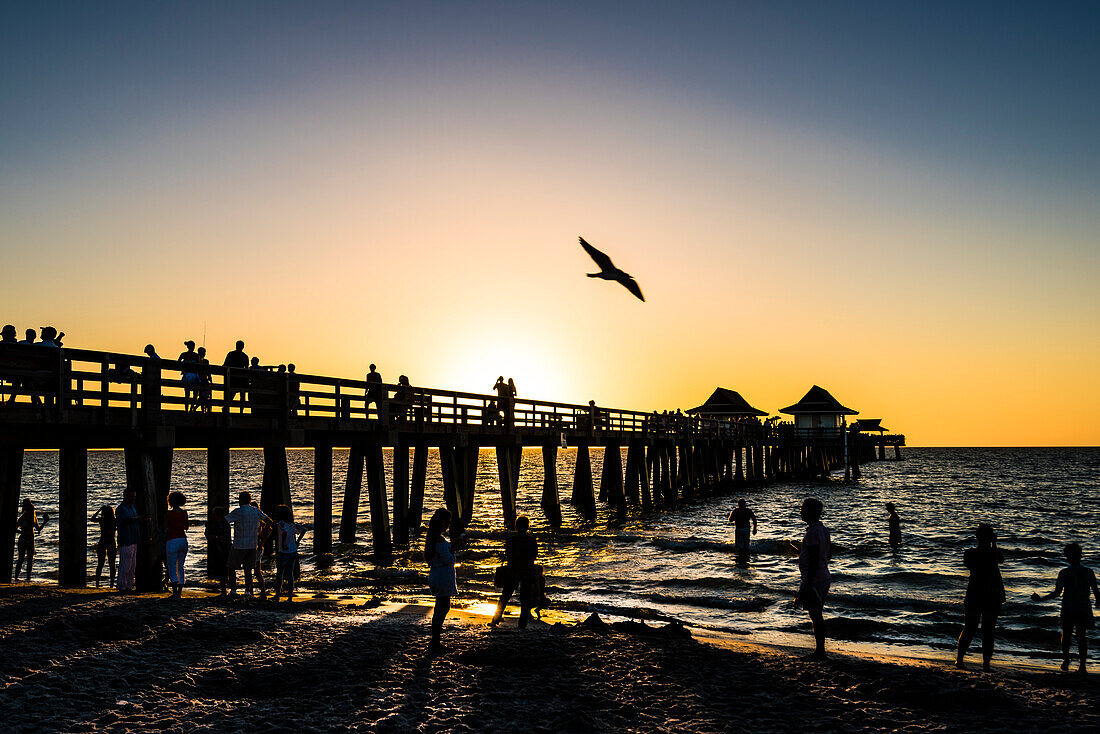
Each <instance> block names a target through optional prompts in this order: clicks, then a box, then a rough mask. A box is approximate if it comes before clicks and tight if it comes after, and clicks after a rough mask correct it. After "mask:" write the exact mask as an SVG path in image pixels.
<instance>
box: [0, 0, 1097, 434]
mask: <svg viewBox="0 0 1100 734" xmlns="http://www.w3.org/2000/svg"><path fill="white" fill-rule="evenodd" d="M1097 38H1100V5H1098V4H1097V3H1095V2H1080V3H1069V2H1067V3H1013V2H1003V3H981V2H972V3H954V2H942V3H940V2H897V3H881V2H868V3H732V2H731V3H692V2H678V3H649V2H641V1H633V2H621V3H600V2H585V3H570V2H557V3H522V2H508V3H499V4H498V3H440V4H436V3H418V2H405V3H333V2H310V3H304V2H303V3H290V2H264V3H248V2H234V3H203V2H192V3H125V2H112V3H51V2H46V3H32V2H5V3H3V4H2V5H0V90H2V91H0V121H2V122H0V252H2V255H3V264H4V269H5V271H6V274H7V276H8V277H7V278H5V282H4V288H3V291H2V292H0V293H2V295H0V321H3V322H4V323H12V324H15V325H16V327H17V328H19V329H20V330H22V329H24V328H26V327H38V326H42V325H46V324H53V325H55V326H57V327H58V328H60V329H61V330H63V331H65V332H66V334H67V336H66V339H65V343H66V345H67V346H71V347H83V348H89V349H104V350H112V351H121V352H127V353H135V354H136V353H140V352H141V350H142V348H143V347H144V345H145V344H146V343H150V342H151V343H153V344H155V345H156V347H157V349H158V351H159V352H160V353H161V355H162V356H169V355H174V354H175V353H176V352H177V351H182V349H183V347H182V342H183V341H184V340H185V339H195V340H196V341H199V342H200V343H201V342H202V340H203V339H205V343H206V345H207V347H208V349H209V350H210V352H211V353H212V355H215V356H216V357H218V358H220V355H221V354H222V353H224V352H225V351H228V350H229V349H231V348H232V345H233V342H234V341H235V340H236V339H238V338H240V339H244V340H245V342H246V351H247V352H248V353H249V354H251V355H255V356H258V357H260V359H261V361H262V362H264V363H265V364H277V363H285V362H295V363H296V364H297V366H298V370H299V371H300V372H303V373H309V374H323V375H339V376H345V377H361V376H362V374H363V373H364V372H365V369H366V365H367V364H368V363H369V362H375V363H377V364H378V367H379V371H380V372H381V373H382V375H383V376H384V378H386V379H387V380H388V381H391V382H396V378H397V376H398V375H399V374H406V375H408V376H409V378H410V380H411V381H412V383H413V384H414V385H423V386H431V387H437V388H444V389H457V390H468V391H475V392H488V391H489V390H490V388H491V386H492V384H493V382H494V381H495V379H496V377H497V375H500V374H503V375H505V376H511V377H513V378H514V379H515V381H516V384H517V386H518V389H519V392H520V394H521V396H528V397H533V398H541V399H547V400H559V401H569V402H582V403H584V402H587V401H588V400H589V399H595V400H596V401H597V403H599V404H600V405H605V406H609V407H616V408H632V409H639V410H647V411H648V410H652V409H658V410H662V409H666V408H667V409H673V408H677V407H679V408H684V409H686V408H690V407H692V406H694V405H697V404H699V403H701V402H703V400H705V399H706V397H707V396H708V395H709V394H710V393H711V391H712V390H713V389H714V387H715V386H718V385H721V386H723V387H727V388H730V389H734V390H738V391H739V392H741V394H742V395H743V396H744V397H745V398H746V399H747V400H748V401H749V402H750V403H752V404H753V405H755V406H757V407H759V408H760V409H762V410H766V411H770V412H772V413H775V412H776V411H777V410H778V409H779V408H781V407H783V406H786V405H789V404H791V403H794V402H796V401H797V400H798V399H799V398H800V397H801V396H802V395H803V394H804V393H805V392H806V391H807V390H808V389H809V388H810V387H811V386H812V385H814V384H818V385H821V386H822V387H825V388H826V389H828V390H829V391H830V392H832V394H833V395H834V396H835V397H836V398H837V399H838V400H840V401H841V402H842V403H844V404H845V405H848V406H849V407H851V408H853V409H855V410H858V411H859V412H860V414H861V415H862V416H863V417H874V418H882V419H883V424H884V425H885V426H886V427H888V428H890V429H891V430H894V431H897V432H902V433H905V434H906V435H907V438H908V442H909V443H910V444H911V445H921V446H997V445H1005V446H1021V445H1023V446H1041V445H1098V444H1100V381H1098V380H1097V379H1096V370H1097V365H1098V363H1100V296H1098V288H1097V284H1098V283H1100V206H1098V205H1097V204H1098V202H1100V136H1097V134H1096V131H1097V130H1100V94H1098V93H1097V92H1098V89H1097V79H1098V78H1100V44H1097V43H1096V39H1097ZM578 235H580V236H583V237H584V238H585V239H586V240H588V241H589V242H591V243H593V244H594V245H596V246H597V247H599V248H601V249H603V250H604V251H605V252H607V253H608V254H609V255H611V257H612V258H613V259H614V261H615V263H616V264H617V265H618V266H620V267H622V268H623V269H624V270H627V271H628V272H630V273H632V274H633V275H634V276H635V277H636V278H637V280H638V282H639V284H640V285H641V288H642V290H643V291H644V292H645V296H646V302H645V303H641V302H639V301H637V300H636V299H634V298H632V297H631V296H630V294H629V293H627V292H626V291H625V290H624V289H622V288H621V287H620V286H618V285H616V284H614V283H609V282H604V281H600V280H595V279H589V278H586V277H585V273H587V272H593V270H594V269H595V268H593V266H592V263H591V261H590V260H589V258H588V256H587V255H586V254H585V253H584V252H583V251H582V250H581V249H580V247H579V246H578V244H577V237H578Z"/></svg>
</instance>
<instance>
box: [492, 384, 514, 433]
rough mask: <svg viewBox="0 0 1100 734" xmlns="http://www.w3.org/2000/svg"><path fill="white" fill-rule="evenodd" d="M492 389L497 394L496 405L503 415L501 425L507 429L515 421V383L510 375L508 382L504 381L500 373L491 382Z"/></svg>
mask: <svg viewBox="0 0 1100 734" xmlns="http://www.w3.org/2000/svg"><path fill="white" fill-rule="evenodd" d="M493 390H495V391H496V394H497V406H498V407H499V408H500V412H501V413H502V414H503V415H504V418H503V427H504V429H505V430H507V429H509V428H511V427H512V425H513V424H514V423H515V397H516V383H515V382H513V381H512V378H511V377H509V378H508V382H505V381H504V375H501V376H500V377H498V378H497V381H496V382H495V383H494V384H493Z"/></svg>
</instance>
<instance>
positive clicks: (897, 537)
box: [886, 502, 901, 548]
mask: <svg viewBox="0 0 1100 734" xmlns="http://www.w3.org/2000/svg"><path fill="white" fill-rule="evenodd" d="M886 511H887V512H888V513H890V517H889V519H888V522H889V523H890V547H891V548H900V547H901V518H900V517H898V508H897V507H896V506H895V505H894V503H893V502H887V503H886Z"/></svg>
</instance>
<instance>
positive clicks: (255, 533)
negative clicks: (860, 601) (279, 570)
mask: <svg viewBox="0 0 1100 734" xmlns="http://www.w3.org/2000/svg"><path fill="white" fill-rule="evenodd" d="M237 501H238V502H239V507H237V509H235V510H233V511H232V512H230V513H229V514H228V515H226V516H225V521H226V522H227V523H228V524H229V525H231V526H233V547H232V548H230V550H229V563H228V575H229V593H230V595H231V596H232V595H235V594H236V593H237V569H238V568H243V569H244V593H245V594H246V595H247V596H252V573H253V572H254V570H255V568H256V563H257V556H256V542H257V540H258V538H259V529H260V523H262V522H264V521H266V522H271V518H270V517H268V516H267V515H266V514H264V513H263V512H262V511H261V510H260V509H259V508H258V507H253V506H252V493H251V492H241V493H240V494H239V495H238V496H237Z"/></svg>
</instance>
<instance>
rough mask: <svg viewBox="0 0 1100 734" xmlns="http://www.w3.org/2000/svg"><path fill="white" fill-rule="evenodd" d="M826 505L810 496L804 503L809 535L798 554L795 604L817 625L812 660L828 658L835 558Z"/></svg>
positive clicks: (814, 625)
mask: <svg viewBox="0 0 1100 734" xmlns="http://www.w3.org/2000/svg"><path fill="white" fill-rule="evenodd" d="M824 511H825V506H824V505H822V504H821V500H819V499H816V498H814V497H807V498H806V499H805V500H804V501H803V502H802V509H801V512H800V514H801V516H802V519H803V521H805V523H806V535H805V536H803V538H802V547H801V548H800V549H799V551H798V571H799V574H800V575H801V577H802V584H801V586H800V587H799V589H798V597H797V598H796V599H795V603H797V604H800V605H801V606H802V608H803V609H805V610H806V611H807V612H809V614H810V622H812V623H813V629H814V642H815V645H816V646H815V648H814V652H813V654H812V655H810V656H808V658H807V659H809V660H824V659H825V618H824V616H823V614H822V612H823V610H824V608H825V597H827V596H828V595H829V585H830V581H831V576H830V573H829V560H830V558H831V557H832V542H831V539H830V536H829V529H828V528H826V527H825V526H824V525H822V524H821V515H822V513H823V512H824Z"/></svg>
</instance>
